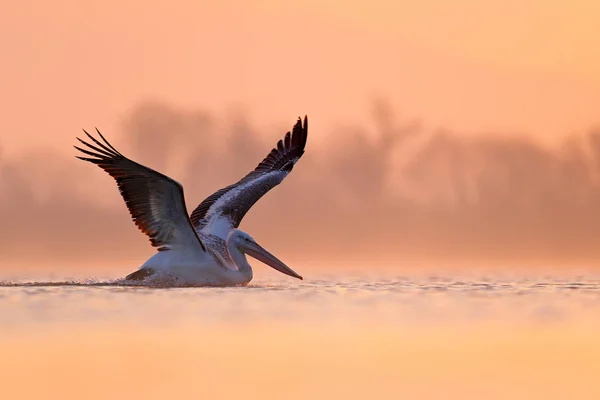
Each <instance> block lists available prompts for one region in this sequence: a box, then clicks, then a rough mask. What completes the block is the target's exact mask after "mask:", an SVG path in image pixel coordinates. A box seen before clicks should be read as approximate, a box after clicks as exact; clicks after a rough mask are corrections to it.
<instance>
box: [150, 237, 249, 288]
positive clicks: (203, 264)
mask: <svg viewBox="0 0 600 400" xmlns="http://www.w3.org/2000/svg"><path fill="white" fill-rule="evenodd" d="M246 237H248V238H250V237H249V236H248V235H247V234H246V233H244V232H242V231H239V230H234V231H232V232H231V234H230V235H228V238H227V239H226V243H227V249H226V251H227V252H228V253H229V255H230V257H231V260H230V262H227V261H226V260H217V258H216V257H219V256H220V255H219V253H218V252H216V251H210V252H205V251H204V250H203V249H202V248H201V247H200V246H199V245H198V246H186V247H181V248H177V247H176V248H174V249H171V250H167V251H159V252H157V253H155V254H154V255H153V256H152V257H150V258H149V259H148V260H147V261H146V262H145V263H144V264H143V265H142V266H141V267H140V270H143V269H151V270H153V271H155V273H154V274H152V276H149V277H148V278H146V282H148V283H153V282H154V283H163V282H164V283H166V282H169V283H175V284H180V285H190V286H202V285H205V286H228V285H241V284H246V283H248V282H250V281H251V280H252V277H253V274H252V267H251V266H250V264H249V263H248V260H247V259H246V256H245V254H244V253H242V252H241V251H240V250H239V241H240V240H244V239H245V238H246ZM240 238H242V239H240ZM209 249H210V248H209ZM223 250H225V249H223ZM219 261H220V262H219ZM231 261H233V263H231Z"/></svg>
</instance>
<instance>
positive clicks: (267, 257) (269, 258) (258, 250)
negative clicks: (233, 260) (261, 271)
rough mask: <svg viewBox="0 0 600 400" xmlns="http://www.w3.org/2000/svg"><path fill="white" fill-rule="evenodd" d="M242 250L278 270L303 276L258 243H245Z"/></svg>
mask: <svg viewBox="0 0 600 400" xmlns="http://www.w3.org/2000/svg"><path fill="white" fill-rule="evenodd" d="M242 250H243V251H244V253H246V254H248V255H249V256H252V257H254V258H256V259H257V260H259V261H262V262H264V263H265V264H267V265H268V266H269V267H272V268H274V269H276V270H277V271H279V272H281V273H284V274H286V275H289V276H293V277H294V278H298V279H301V280H302V277H301V276H300V275H298V274H297V273H295V272H294V271H293V270H292V269H291V268H290V267H288V266H287V265H285V264H284V263H282V262H281V261H279V259H277V257H275V256H274V255H273V254H271V253H269V252H268V251H267V250H265V249H263V248H262V247H261V246H260V245H259V244H258V243H256V242H254V243H244V245H243V247H242Z"/></svg>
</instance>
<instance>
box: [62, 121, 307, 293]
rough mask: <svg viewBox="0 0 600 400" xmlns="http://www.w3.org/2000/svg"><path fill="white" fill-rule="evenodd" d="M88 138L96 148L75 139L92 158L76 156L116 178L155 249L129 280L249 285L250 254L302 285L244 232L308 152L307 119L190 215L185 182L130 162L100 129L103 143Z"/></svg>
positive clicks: (137, 221)
mask: <svg viewBox="0 0 600 400" xmlns="http://www.w3.org/2000/svg"><path fill="white" fill-rule="evenodd" d="M83 132H84V133H85V134H86V135H87V137H88V138H89V139H90V140H91V141H92V142H93V144H91V143H88V142H86V141H84V140H82V139H80V138H77V140H79V142H81V143H82V144H83V145H84V146H85V147H86V148H81V147H77V146H74V147H75V148H76V149H77V150H79V151H80V152H82V153H84V154H85V155H86V156H85V157H80V156H76V157H77V158H78V159H80V160H83V161H88V162H91V163H93V164H96V165H97V166H99V167H100V168H102V169H103V170H104V171H105V172H107V173H108V174H109V175H110V176H112V177H113V178H114V179H115V181H116V183H117V186H118V188H119V192H120V193H121V196H122V197H123V200H125V204H126V205H127V208H128V209H129V213H130V214H131V218H132V219H133V221H134V222H135V224H136V225H137V227H138V228H139V229H140V230H141V231H142V232H143V233H144V234H146V235H147V236H148V237H149V238H150V243H151V244H152V246H153V247H155V248H156V249H157V251H156V253H154V255H152V256H151V257H150V258H149V259H148V260H147V261H146V262H145V263H144V264H143V265H142V266H141V267H140V268H139V269H138V270H137V271H135V272H133V273H131V274H129V275H127V277H126V278H125V279H126V280H129V281H143V282H144V283H148V284H151V283H153V282H171V283H172V284H176V285H186V286H187V285H189V286H228V285H241V284H247V283H248V282H250V281H251V280H252V277H253V273H252V267H251V266H250V264H249V263H248V260H247V259H246V255H249V256H252V257H254V258H256V259H257V260H259V261H262V262H263V263H265V264H267V265H269V266H270V267H272V268H274V269H276V270H277V271H279V272H282V273H284V274H286V275H289V276H291V277H294V278H297V279H302V277H301V276H300V275H298V274H297V273H296V272H294V271H293V270H292V269H291V268H289V267H288V266H287V265H285V264H284V263H283V262H281V261H280V260H279V259H278V258H277V257H275V256H274V255H272V254H271V253H269V252H268V251H267V250H265V249H264V248H263V247H262V246H260V245H259V244H258V243H256V241H255V240H254V239H253V238H252V237H251V236H250V235H249V234H247V233H246V232H244V231H242V230H240V229H238V227H239V225H240V222H241V221H242V218H243V217H244V215H246V213H247V212H248V210H250V208H251V207H252V206H253V205H254V204H255V203H256V202H257V201H258V200H259V199H260V198H261V197H262V196H263V195H265V194H266V193H267V192H268V191H269V190H271V189H272V188H274V187H275V186H277V185H278V184H280V183H281V182H282V181H283V179H285V177H286V176H287V175H288V174H289V173H290V171H292V169H293V168H294V165H295V164H296V162H298V160H299V159H300V158H301V157H302V155H303V154H304V147H305V145H306V138H307V133H308V119H307V117H306V116H305V117H304V124H303V123H302V120H301V119H300V118H298V121H297V122H296V124H295V125H294V127H293V129H292V132H291V133H290V132H289V131H288V132H287V133H286V134H285V137H284V138H283V139H282V140H279V142H278V143H277V146H276V147H275V148H274V149H273V150H271V152H270V153H269V154H268V155H267V156H266V157H265V158H264V160H262V162H260V163H259V164H258V166H257V167H256V168H255V169H254V170H253V171H251V172H250V173H249V174H247V175H246V176H244V177H243V178H242V179H240V180H239V181H238V182H236V183H234V184H232V185H229V186H227V187H224V188H222V189H220V190H218V191H216V192H215V193H213V194H212V195H210V196H209V197H207V198H206V199H205V200H204V201H203V202H202V203H200V204H199V205H198V207H196V209H195V210H194V211H193V212H192V213H191V215H189V216H188V212H187V209H186V206H185V200H184V197H183V186H182V185H181V184H180V183H179V182H177V181H175V180H173V179H171V178H169V177H168V176H166V175H163V174H161V173H160V172H158V171H155V170H153V169H150V168H148V167H146V166H144V165H141V164H138V163H136V162H135V161H132V160H130V159H129V158H127V157H125V156H124V155H123V154H121V153H120V152H119V151H118V150H117V149H115V148H114V147H113V146H112V145H111V144H110V143H109V142H108V141H107V140H106V139H105V138H104V136H103V135H102V134H101V133H100V131H99V130H98V129H97V128H96V133H97V134H98V135H99V136H100V138H99V139H96V138H94V137H93V136H92V135H90V134H89V133H88V132H86V131H85V129H84V130H83Z"/></svg>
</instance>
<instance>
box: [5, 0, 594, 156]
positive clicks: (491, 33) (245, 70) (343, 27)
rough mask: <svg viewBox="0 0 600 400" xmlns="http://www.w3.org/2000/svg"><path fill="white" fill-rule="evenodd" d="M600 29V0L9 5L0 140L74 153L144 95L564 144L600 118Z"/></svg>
mask: <svg viewBox="0 0 600 400" xmlns="http://www.w3.org/2000/svg"><path fill="white" fill-rule="evenodd" d="M598 20H600V5H599V3H598V2H597V1H595V0H578V1H571V2H563V1H541V0H529V1H525V2H522V1H517V0H508V1H507V0H503V1H500V0H490V1H486V2H480V1H476V0H454V1H444V0H426V1H421V2H397V1H384V0H369V1H356V0H355V1H348V0H345V1H339V0H324V1H323V0H305V1H303V2H302V3H299V2H291V1H290V2H283V1H273V0H244V1H241V0H227V1H222V2H213V1H202V0H170V1H152V0H151V1H147V0H144V1H141V0H119V1H117V0H106V1H103V2H80V1H76V0H57V1H53V2H46V1H28V2H12V3H9V4H6V5H4V6H3V11H2V15H0V48H1V49H2V55H3V57H2V59H3V62H2V63H0V88H2V90H0V106H1V107H2V110H3V111H4V112H3V113H2V114H3V115H2V118H1V119H0V132H1V133H0V135H1V136H0V143H1V146H2V148H3V152H4V153H7V152H8V153H11V152H13V151H14V150H17V149H19V148H22V147H24V146H31V145H34V144H36V145H40V146H46V145H51V146H53V147H56V148H61V149H65V148H69V144H70V142H71V140H72V137H73V135H74V134H76V133H77V132H78V130H79V129H80V128H81V127H90V126H93V125H97V126H99V127H101V128H102V129H104V131H107V132H110V131H111V130H115V129H117V127H118V126H119V123H120V121H121V119H122V118H124V117H125V116H126V115H127V113H128V112H129V111H130V110H131V109H132V108H133V107H134V106H135V105H136V104H137V103H138V102H140V101H142V100H145V99H148V98H157V99H161V100H165V101H168V102H172V103H174V104H175V105H178V106H182V107H190V108H202V107H203V108H208V109H210V110H213V111H218V112H221V111H223V110H225V109H226V108H228V107H231V106H232V105H235V104H242V105H244V106H245V107H247V108H248V109H249V110H250V111H251V112H252V113H253V114H252V115H253V119H254V122H255V123H257V124H258V126H268V125H270V124H273V123H278V124H281V123H287V121H289V120H290V118H295V117H296V116H297V115H299V114H304V113H308V114H309V115H310V116H311V118H312V121H314V122H313V125H312V126H313V127H323V128H325V127H329V126H332V125H333V124H336V123H339V122H341V121H342V120H343V119H349V120H351V121H359V122H363V121H365V120H366V119H367V114H368V106H369V102H370V101H371V99H372V98H373V97H374V96H377V95H382V96H386V97H387V98H389V99H390V101H391V102H392V104H394V105H395V106H396V107H397V109H398V110H401V111H402V112H403V114H404V115H406V116H408V117H420V118H422V119H423V120H424V121H425V122H426V123H427V124H429V125H430V126H437V125H444V126H447V127H450V128H453V129H457V130H459V131H465V132H471V133H476V132H477V131H478V130H485V131H499V132H506V133H514V132H523V131H526V132H532V133H534V134H536V135H538V136H540V135H547V136H552V137H556V136H557V135H559V134H561V135H562V134H566V133H569V132H571V131H572V130H584V129H586V128H588V127H589V126H590V125H591V124H593V123H596V122H598V120H600V116H599V115H598V108H597V105H598V104H600V48H599V47H598V46H597V43H598V42H599V40H600V31H598V29H597V25H596V23H597V21H598ZM314 132H315V136H314V137H317V136H318V135H325V134H326V132H327V129H322V130H315V131H314Z"/></svg>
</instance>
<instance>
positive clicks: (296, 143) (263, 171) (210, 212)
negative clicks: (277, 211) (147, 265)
mask: <svg viewBox="0 0 600 400" xmlns="http://www.w3.org/2000/svg"><path fill="white" fill-rule="evenodd" d="M307 133H308V119H307V117H306V116H305V117H304V124H302V120H301V119H300V118H298V122H296V125H294V128H293V129H292V133H290V132H287V133H286V135H285V138H284V139H283V140H280V141H279V142H278V143H277V147H276V148H274V149H273V150H271V152H270V153H269V154H268V155H267V157H265V159H264V160H263V161H262V162H261V163H260V164H258V166H257V167H256V168H255V169H254V171H252V172H250V173H249V174H248V175H246V176H245V177H243V178H242V179H241V180H240V181H239V182H237V183H234V184H233V185H229V186H227V187H225V188H223V189H221V190H218V191H217V192H215V193H214V194H212V195H211V196H209V197H208V198H206V200H204V201H203V202H202V203H200V205H199V206H198V207H196V209H195V210H194V212H192V215H191V220H192V225H194V227H195V228H196V229H197V230H203V231H204V232H206V233H211V234H213V235H216V236H219V237H222V238H225V237H226V236H227V233H228V232H229V231H230V230H231V229H233V228H237V227H238V226H239V225H240V222H241V221H242V218H244V215H246V213H247V212H248V210H250V208H251V207H252V206H253V205H254V203H256V202H257V201H258V199H260V198H261V197H262V196H263V195H264V194H266V193H267V192H268V191H269V190H271V189H272V188H274V187H275V186H277V185H279V184H280V183H281V181H283V179H284V178H285V177H286V176H287V175H288V174H289V173H290V171H291V170H292V168H294V164H295V163H296V162H297V161H298V160H299V159H300V157H302V154H304V147H305V146H306V136H307Z"/></svg>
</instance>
